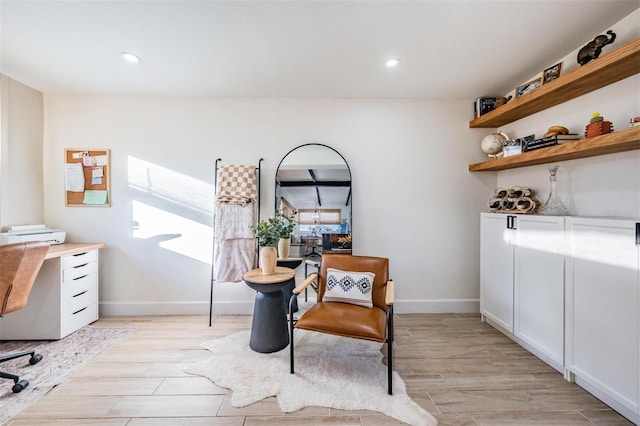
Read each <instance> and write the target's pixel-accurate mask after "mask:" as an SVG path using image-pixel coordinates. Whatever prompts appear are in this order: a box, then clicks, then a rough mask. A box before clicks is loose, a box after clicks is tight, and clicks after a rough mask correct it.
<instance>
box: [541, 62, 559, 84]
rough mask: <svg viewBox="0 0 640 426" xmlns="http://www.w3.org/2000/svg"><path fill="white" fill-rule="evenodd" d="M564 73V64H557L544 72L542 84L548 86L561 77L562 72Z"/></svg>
mask: <svg viewBox="0 0 640 426" xmlns="http://www.w3.org/2000/svg"><path fill="white" fill-rule="evenodd" d="M561 71H562V62H560V63H558V64H555V65H554V66H552V67H549V68H547V69H546V70H544V71H542V84H547V83H549V82H550V81H553V80H555V79H556V78H558V77H560V72H561Z"/></svg>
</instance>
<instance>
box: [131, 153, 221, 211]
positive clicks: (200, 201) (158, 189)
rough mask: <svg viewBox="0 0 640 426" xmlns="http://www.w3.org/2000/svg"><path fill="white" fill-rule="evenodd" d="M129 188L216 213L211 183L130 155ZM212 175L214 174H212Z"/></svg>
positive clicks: (198, 209)
mask: <svg viewBox="0 0 640 426" xmlns="http://www.w3.org/2000/svg"><path fill="white" fill-rule="evenodd" d="M128 171H129V186H131V187H133V188H136V189H138V190H140V191H144V192H146V193H148V194H150V195H153V196H155V197H160V198H163V199H166V200H169V201H172V202H175V203H177V204H179V205H181V206H186V207H189V208H191V209H194V210H197V211H199V212H203V213H207V214H209V215H212V214H213V194H214V192H215V191H214V188H213V185H212V184H209V183H206V182H203V181H201V180H198V179H195V178H193V177H191V176H187V175H185V174H182V173H178V172H176V171H174V170H170V169H167V168H166V167H161V166H158V165H157V164H153V163H150V162H148V161H144V160H141V159H139V158H136V157H133V156H129V158H128ZM212 173H213V172H212Z"/></svg>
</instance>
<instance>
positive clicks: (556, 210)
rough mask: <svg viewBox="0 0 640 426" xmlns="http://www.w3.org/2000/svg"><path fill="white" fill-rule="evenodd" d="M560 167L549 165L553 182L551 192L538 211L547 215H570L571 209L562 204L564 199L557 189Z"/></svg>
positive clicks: (551, 182)
mask: <svg viewBox="0 0 640 426" xmlns="http://www.w3.org/2000/svg"><path fill="white" fill-rule="evenodd" d="M558 167H560V166H553V167H549V183H550V184H551V192H549V198H547V201H546V202H545V203H544V205H543V206H542V208H541V209H540V211H539V212H538V213H540V214H543V215H547V216H568V215H569V209H567V208H566V207H565V206H564V204H562V201H561V200H560V197H559V196H558V190H557V189H556V173H557V172H558Z"/></svg>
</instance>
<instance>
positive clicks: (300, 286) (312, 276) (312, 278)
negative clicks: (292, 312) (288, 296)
mask: <svg viewBox="0 0 640 426" xmlns="http://www.w3.org/2000/svg"><path fill="white" fill-rule="evenodd" d="M317 278H318V273H317V272H314V273H313V274H309V276H308V277H307V279H305V280H304V281H302V282H301V283H300V284H298V286H297V287H296V288H294V289H293V294H300V292H302V290H304V289H305V288H307V287H309V284H311V283H312V282H313V281H315V280H316V279H317Z"/></svg>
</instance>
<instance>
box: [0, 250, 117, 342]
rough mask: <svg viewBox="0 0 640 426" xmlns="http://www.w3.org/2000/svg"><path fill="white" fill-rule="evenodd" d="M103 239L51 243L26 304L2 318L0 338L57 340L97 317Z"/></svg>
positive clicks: (0, 321) (0, 320)
mask: <svg viewBox="0 0 640 426" xmlns="http://www.w3.org/2000/svg"><path fill="white" fill-rule="evenodd" d="M105 246H106V244H104V243H66V244H56V245H52V246H51V247H49V253H47V255H46V256H45V259H46V260H45V262H44V263H43V264H42V267H41V268H40V271H39V272H38V276H37V277H36V281H35V283H34V284H33V288H32V289H31V293H30V294H29V301H28V302H27V306H25V307H24V308H23V309H21V310H19V311H16V312H12V313H11V314H7V315H5V316H4V317H3V318H2V319H0V340H58V339H62V338H63V337H65V336H67V335H69V334H71V333H73V332H74V331H76V330H78V329H80V328H82V327H84V326H85V325H87V324H90V323H92V322H94V321H95V320H97V319H98V251H99V249H101V248H103V247H105Z"/></svg>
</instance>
